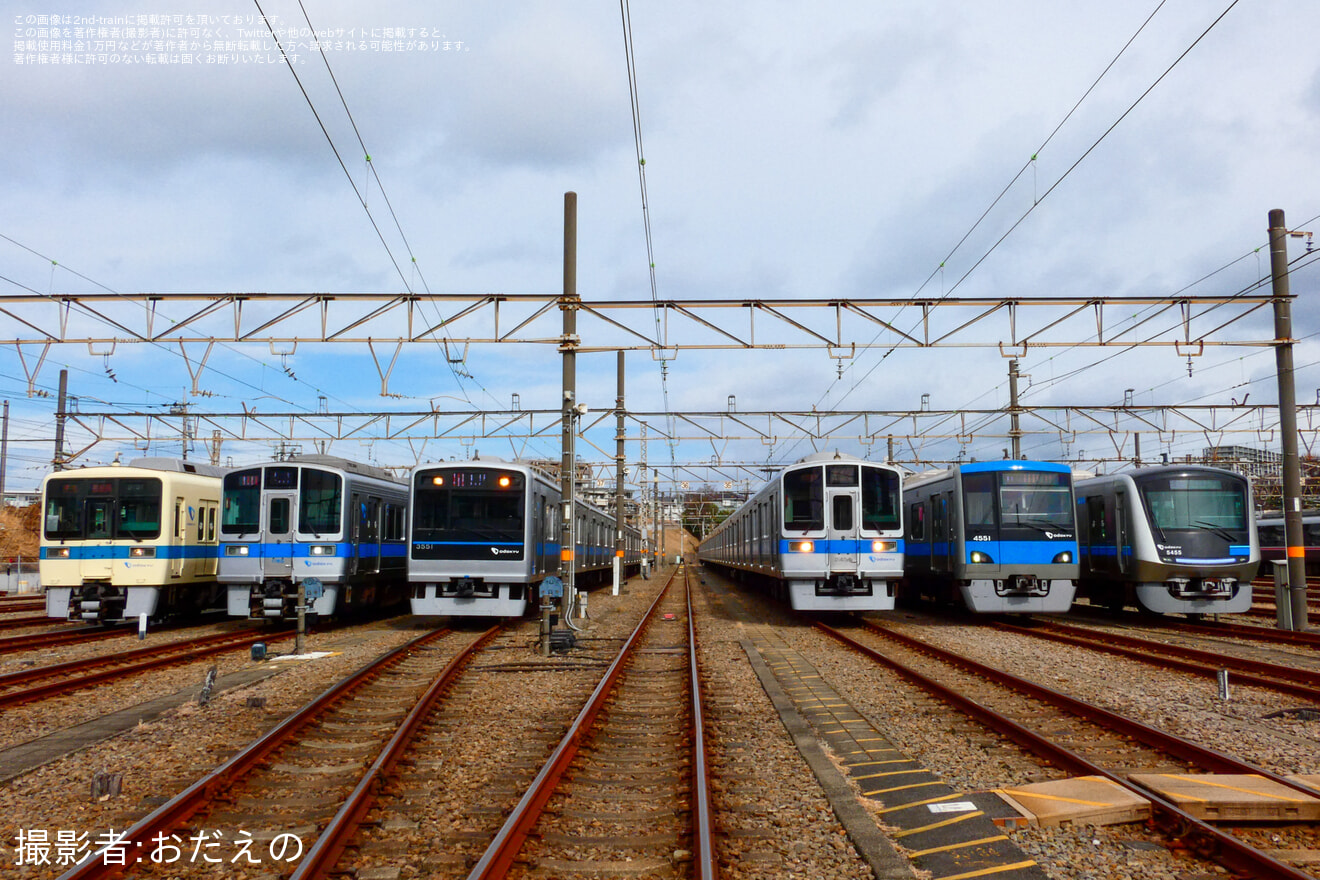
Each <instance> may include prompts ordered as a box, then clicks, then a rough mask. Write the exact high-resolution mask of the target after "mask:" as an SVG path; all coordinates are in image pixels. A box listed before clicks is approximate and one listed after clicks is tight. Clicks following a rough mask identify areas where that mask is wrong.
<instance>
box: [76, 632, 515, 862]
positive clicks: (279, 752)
mask: <svg viewBox="0 0 1320 880" xmlns="http://www.w3.org/2000/svg"><path fill="white" fill-rule="evenodd" d="M493 633H494V630H491V631H488V632H487V633H486V634H483V635H482V636H479V637H478V638H476V639H469V640H468V644H466V645H464V646H461V647H457V648H456V647H455V646H452V645H451V646H448V647H445V646H442V645H440V644H439V643H440V642H441V641H442V640H444V639H446V637H448V636H450V635H451V633H450V632H449V631H448V630H434V631H432V632H429V633H427V634H425V635H423V636H420V637H418V638H416V639H413V640H412V641H410V642H409V643H407V644H406V645H403V646H401V647H399V648H396V649H395V650H393V651H390V652H388V653H387V654H385V655H383V656H382V657H379V658H377V659H376V660H375V661H374V662H372V663H370V664H368V665H366V666H364V667H362V668H361V669H359V670H358V671H357V672H356V673H355V674H353V675H351V676H348V677H346V678H345V679H343V680H342V681H340V682H339V683H338V684H336V685H335V686H334V687H331V688H329V689H328V690H326V691H324V692H323V693H322V694H321V695H320V696H319V697H317V698H316V699H314V700H312V701H311V702H309V703H308V704H307V705H306V706H304V707H303V708H302V709H301V710H299V711H298V712H296V713H294V714H293V715H291V716H289V717H288V718H286V719H285V720H284V721H282V722H281V723H280V724H279V725H277V726H276V727H275V728H273V729H272V730H270V731H269V732H267V733H266V734H265V735H264V736H262V737H260V738H259V739H257V740H256V741H255V742H253V743H251V744H250V745H249V746H248V747H247V748H245V749H243V750H242V751H241V752H239V753H238V754H236V755H234V756H233V757H232V758H230V759H229V760H228V761H226V762H225V763H224V764H222V765H221V766H220V767H218V768H217V769H215V770H213V771H212V772H210V773H209V774H207V775H206V776H204V777H203V778H201V779H199V780H198V781H197V782H195V783H193V784H192V785H191V786H189V787H188V788H187V789H185V790H184V791H182V792H180V793H179V794H178V795H176V796H175V797H173V798H171V799H170V800H169V801H167V802H166V803H164V804H162V805H161V806H160V807H159V808H157V809H156V810H155V811H153V812H152V813H151V814H150V815H148V816H146V817H144V818H143V819H141V820H140V821H138V822H137V823H135V824H134V825H133V826H132V827H131V828H129V829H128V830H127V831H125V832H124V833H123V835H122V837H121V838H120V840H119V841H118V842H117V846H115V847H113V848H112V847H107V848H103V849H101V850H99V851H98V852H96V853H94V854H92V855H91V856H89V857H88V858H87V859H85V860H83V861H82V862H80V863H79V864H78V865H76V866H75V867H73V868H71V869H70V870H69V871H66V872H65V873H64V874H63V875H61V878H62V880H75V878H78V880H85V878H93V877H96V878H108V877H114V876H117V875H119V874H121V873H123V872H125V870H126V869H127V868H128V867H130V866H131V867H132V869H133V871H134V874H135V875H136V876H171V877H176V876H180V867H181V866H179V865H176V864H174V863H173V862H172V861H168V860H164V859H153V855H155V854H157V853H159V849H160V847H161V846H162V845H163V842H168V841H173V840H178V839H180V838H181V835H179V833H180V832H183V834H187V833H189V831H190V829H191V828H197V831H195V832H192V833H194V834H200V835H201V837H202V838H203V839H207V838H209V837H210V836H211V834H212V828H214V829H215V832H214V833H215V835H216V837H215V841H216V842H217V843H218V842H220V840H221V839H224V840H225V843H226V844H228V845H233V843H234V842H235V840H241V839H242V838H243V837H244V836H246V838H247V840H248V841H249V842H251V841H252V840H256V841H260V842H262V843H268V842H271V841H275V840H278V839H281V838H283V844H282V849H281V852H283V851H284V848H287V847H294V848H296V852H297V853H298V855H301V853H302V852H303V851H304V843H305V842H310V840H312V839H313V838H314V837H315V835H316V831H317V824H316V823H317V822H318V821H319V822H324V821H328V820H329V818H330V817H331V816H332V815H333V814H334V811H335V809H336V808H337V807H338V805H339V803H340V802H341V801H342V799H343V797H344V795H345V793H346V792H347V791H348V790H349V789H351V788H352V787H353V786H354V785H355V784H356V783H357V781H358V779H359V778H360V777H361V775H362V770H363V765H364V764H365V763H367V762H368V761H370V760H371V758H372V756H374V755H375V753H377V752H378V751H379V749H380V746H381V731H382V730H392V729H394V727H395V722H397V721H398V719H399V718H400V717H401V716H403V715H404V714H406V712H407V707H408V704H409V703H410V702H415V701H416V700H417V699H418V698H421V697H423V696H424V695H425V694H426V693H427V692H428V688H429V687H432V686H434V685H435V683H436V680H437V677H438V676H439V677H443V676H444V675H446V674H447V672H448V671H449V670H451V669H452V668H453V667H454V663H453V662H452V661H455V659H456V657H462V656H463V655H464V654H465V653H466V652H467V651H469V650H471V649H472V648H473V647H474V646H476V645H478V644H480V643H481V642H483V641H484V640H485V639H486V638H488V637H489V636H491V635H493ZM257 813H260V814H261V815H262V816H263V817H264V818H265V819H266V820H268V821H271V822H274V823H276V827H274V828H270V827H267V828H258V830H257V831H256V833H255V834H254V833H253V832H252V831H251V829H252V828H253V827H254V826H252V825H250V824H248V823H249V822H250V821H251V820H252V819H253V818H254V816H255V814H257ZM189 823H191V825H190V824H189ZM208 823H213V824H210V827H208ZM217 826H219V827H217ZM221 827H224V828H234V829H237V830H235V831H233V832H232V833H229V834H226V832H225V831H222V830H220V828H221ZM286 835H287V837H286ZM125 856H126V858H125ZM125 862H126V863H127V864H125ZM211 867H212V866H211V865H210V864H208V863H207V862H205V861H203V862H202V863H201V864H200V865H194V864H192V863H188V864H185V865H183V866H182V868H183V869H193V870H195V871H197V872H199V873H201V874H205V873H206V871H207V870H208V869H209V868H211Z"/></svg>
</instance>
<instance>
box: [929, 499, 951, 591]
mask: <svg viewBox="0 0 1320 880" xmlns="http://www.w3.org/2000/svg"><path fill="white" fill-rule="evenodd" d="M930 507H931V511H930V570H931V571H944V572H947V571H948V570H949V556H950V555H951V553H952V548H951V547H950V546H949V493H947V492H943V493H940V494H937V495H932V496H931V497H930Z"/></svg>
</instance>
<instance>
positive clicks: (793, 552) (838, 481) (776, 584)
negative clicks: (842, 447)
mask: <svg viewBox="0 0 1320 880" xmlns="http://www.w3.org/2000/svg"><path fill="white" fill-rule="evenodd" d="M902 493H903V478H902V474H901V473H900V472H899V471H898V469H897V468H894V467H891V466H889V465H883V464H876V463H874V462H869V461H863V460H862V459H859V458H854V457H852V456H843V455H840V454H838V453H833V454H831V453H817V454H815V455H810V456H807V457H806V458H803V459H802V460H800V461H798V462H797V463H795V464H793V465H790V466H789V467H787V468H785V469H784V470H783V471H782V472H781V473H780V474H779V475H777V476H776V477H775V478H774V479H772V480H771V481H770V482H769V483H767V484H766V486H765V487H764V488H762V489H761V490H760V491H759V492H757V493H756V494H755V495H754V496H752V497H751V498H750V499H749V500H748V501H747V502H746V503H745V504H743V505H742V506H741V507H739V508H738V509H737V510H736V511H734V513H733V514H732V515H731V516H729V518H728V519H726V520H724V522H722V523H720V524H719V525H718V526H717V527H716V528H715V529H714V531H712V532H711V533H710V534H709V535H707V536H706V538H705V540H704V541H702V542H701V545H700V546H699V547H698V548H697V557H698V558H699V559H700V560H701V562H702V564H703V565H710V566H714V567H718V568H722V569H725V570H728V571H729V572H731V573H733V574H734V575H735V576H736V577H739V578H742V579H744V580H750V581H753V582H755V583H757V584H759V585H765V586H767V587H768V588H769V589H770V592H771V593H772V594H773V595H775V597H776V598H779V599H782V600H787V601H788V603H789V605H790V606H791V607H792V608H793V609H794V610H796V611H881V610H886V609H890V608H893V607H894V584H895V582H896V581H897V580H898V579H899V578H900V577H902V575H903V522H902V519H903V495H902Z"/></svg>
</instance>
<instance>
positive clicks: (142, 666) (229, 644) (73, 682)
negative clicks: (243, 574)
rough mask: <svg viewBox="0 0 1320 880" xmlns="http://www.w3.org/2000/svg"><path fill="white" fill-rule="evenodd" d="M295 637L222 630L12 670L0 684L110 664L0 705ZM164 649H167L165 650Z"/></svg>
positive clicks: (0, 699)
mask: <svg viewBox="0 0 1320 880" xmlns="http://www.w3.org/2000/svg"><path fill="white" fill-rule="evenodd" d="M292 637H293V634H292V633H283V634H280V635H274V636H272V635H271V634H269V633H251V632H248V633H242V634H239V635H236V634H234V633H219V634H217V635H213V636H207V637H204V638H201V639H198V640H196V641H192V642H179V643H178V645H179V648H180V650H177V651H175V650H171V647H172V646H153V647H150V648H139V649H137V650H135V651H128V652H126V653H123V654H114V655H111V656H109V657H97V658H95V659H92V660H86V659H84V660H70V661H68V662H67V663H57V664H54V665H52V666H39V667H36V668H34V669H25V670H22V671H20V672H11V673H9V674H8V675H0V687H7V686H10V685H15V684H20V683H22V682H27V681H35V680H40V679H43V678H51V677H53V676H56V675H63V674H64V673H68V672H76V671H78V670H82V669H88V668H96V667H98V666H105V667H108V668H105V669H101V670H100V671H99V672H91V673H88V674H87V675H80V676H78V677H77V678H72V679H67V680H65V681H54V682H50V683H48V684H42V685H37V686H35V687H30V688H25V689H23V690H21V691H13V692H11V693H7V694H0V706H17V705H19V704H21V703H30V702H32V701H33V700H41V699H45V698H46V697H50V696H55V695H57V694H61V693H65V692H68V691H75V690H80V689H82V688H85V687H88V686H90V685H94V684H99V683H100V682H103V681H109V680H111V679H115V678H122V677H126V676H129V675H133V674H134V673H138V672H146V671H148V670H151V669H159V668H160V667H162V666H174V665H176V664H179V663H187V662H188V661H190V660H199V659H203V658H206V657H210V656H211V655H213V654H218V653H221V652H222V651H229V650H234V649H235V648H243V647H247V646H248V645H253V644H256V643H257V642H261V641H270V640H272V639H284V638H292ZM163 651H164V652H167V653H163V654H162V652H163ZM137 657H146V658H148V659H146V660H140V661H138V662H132V661H133V660H134V658H137ZM125 660H128V661H129V665H127V666H119V665H116V664H119V663H123V662H124V661H125Z"/></svg>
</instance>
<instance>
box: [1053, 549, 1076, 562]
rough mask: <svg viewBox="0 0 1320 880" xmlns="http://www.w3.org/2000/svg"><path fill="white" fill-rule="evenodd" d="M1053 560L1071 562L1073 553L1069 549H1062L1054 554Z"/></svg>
mask: <svg viewBox="0 0 1320 880" xmlns="http://www.w3.org/2000/svg"><path fill="white" fill-rule="evenodd" d="M1054 561H1055V562H1072V561H1073V555H1072V551H1071V550H1064V551H1063V552H1062V553H1056V554H1054Z"/></svg>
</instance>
